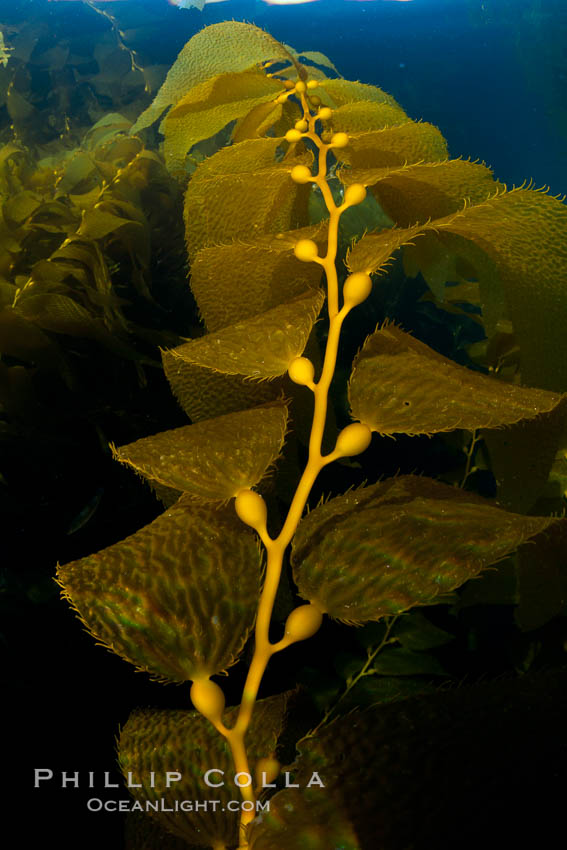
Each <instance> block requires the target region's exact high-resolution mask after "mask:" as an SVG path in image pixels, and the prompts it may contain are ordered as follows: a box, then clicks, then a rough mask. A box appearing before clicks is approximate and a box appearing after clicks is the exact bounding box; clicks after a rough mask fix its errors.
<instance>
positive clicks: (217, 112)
mask: <svg viewBox="0 0 567 850" xmlns="http://www.w3.org/2000/svg"><path fill="white" fill-rule="evenodd" d="M282 91H283V86H282V84H281V82H278V81H277V80H274V79H271V78H269V77H267V76H266V75H265V74H263V73H262V72H260V71H247V72H241V73H238V74H235V73H232V74H218V75H217V76H215V77H212V78H211V79H209V80H206V81H205V82H203V83H200V84H199V85H197V86H195V87H194V88H193V89H191V91H189V92H188V93H187V94H186V95H185V96H184V97H182V98H181V100H179V101H178V102H177V103H176V105H175V106H174V108H173V109H172V110H171V111H170V112H169V113H168V115H167V116H166V118H165V120H164V122H163V133H164V136H165V141H164V156H165V162H166V165H167V168H168V170H169V172H170V173H171V174H176V175H177V174H181V175H183V173H184V162H185V156H186V154H187V152H188V151H189V150H190V148H191V147H192V146H193V145H195V144H197V142H200V141H202V140H203V139H208V138H211V137H212V136H214V135H215V133H218V132H219V130H222V128H223V127H226V125H227V124H229V123H230V122H231V121H235V120H237V119H239V118H242V117H243V116H245V115H247V114H248V113H249V112H250V111H251V110H252V109H254V107H256V106H259V105H261V104H264V103H265V102H266V101H273V100H274V99H275V98H276V97H277V95H278V94H279V93H281V92H282Z"/></svg>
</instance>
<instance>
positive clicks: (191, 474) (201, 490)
mask: <svg viewBox="0 0 567 850" xmlns="http://www.w3.org/2000/svg"><path fill="white" fill-rule="evenodd" d="M286 425H287V406H286V404H284V403H280V404H273V405H265V406H264V407H254V408H251V409H250V410H243V411H239V412H237V413H229V414H227V415H226V416H220V417H218V418H216V419H207V421H206V422H203V423H197V424H195V425H186V426H184V427H182V428H174V429H171V430H169V431H162V432H161V433H159V434H154V436H152V437H143V438H142V439H141V440H137V441H136V442H135V443H130V444H129V445H127V446H122V447H121V448H119V449H115V451H114V456H115V457H116V458H117V459H118V460H120V461H122V462H123V463H125V464H127V465H129V466H131V467H133V468H134V469H135V470H136V471H137V472H139V473H141V474H142V475H143V476H145V477H146V478H148V479H150V481H151V482H152V483H153V482H154V481H157V482H158V483H159V484H163V485H165V486H167V487H173V488H175V489H177V490H182V491H184V492H186V493H189V494H190V495H191V496H194V497H195V498H197V499H200V500H203V501H212V502H222V501H225V500H226V499H230V498H231V497H232V496H235V495H236V494H237V492H238V491H239V490H240V489H242V488H250V487H253V486H254V485H255V484H258V482H259V481H260V480H261V479H262V477H263V476H264V475H265V473H266V471H267V470H268V468H269V467H270V466H271V465H272V464H273V463H274V461H275V460H276V458H277V457H278V455H279V454H280V452H281V450H282V447H283V442H284V434H285V431H286Z"/></svg>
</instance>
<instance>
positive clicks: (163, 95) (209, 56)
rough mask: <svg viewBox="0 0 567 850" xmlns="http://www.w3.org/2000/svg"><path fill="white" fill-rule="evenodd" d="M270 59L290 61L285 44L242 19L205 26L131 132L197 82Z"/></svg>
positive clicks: (143, 125) (158, 114)
mask: <svg viewBox="0 0 567 850" xmlns="http://www.w3.org/2000/svg"><path fill="white" fill-rule="evenodd" d="M269 59H286V60H290V61H291V56H290V54H289V53H288V52H287V50H286V49H285V48H284V46H283V45H282V44H280V43H279V42H278V41H276V40H275V38H272V36H271V35H269V34H268V33H267V32H264V31H263V30H261V29H258V27H255V26H252V25H251V24H245V23H240V22H239V21H225V22H223V23H220V24H213V25H212V26H210V27H205V29H203V30H201V31H200V32H198V33H197V34H196V35H195V36H193V38H192V39H190V41H188V42H187V44H186V45H185V47H184V48H183V49H182V51H181V53H180V54H179V56H178V57H177V59H176V60H175V63H174V64H173V66H172V67H171V69H170V71H169V73H168V75H167V77H166V78H165V81H164V83H163V85H162V87H161V88H160V90H159V91H158V93H157V95H156V96H155V98H154V100H153V101H152V103H151V104H150V106H149V107H148V108H147V109H146V110H145V111H144V112H142V114H141V115H140V116H139V118H138V120H137V121H136V123H135V124H134V126H133V127H132V130H131V132H132V133H137V132H138V131H139V130H141V129H143V128H144V127H149V126H150V124H153V122H154V121H156V120H157V119H158V118H159V117H160V116H161V114H162V113H163V111H164V110H165V109H166V108H167V107H168V106H171V105H172V104H175V103H177V102H178V101H179V100H180V99H181V98H182V97H183V96H184V95H185V94H186V93H187V92H188V91H190V89H192V88H193V86H195V85H197V84H198V83H202V82H203V81H205V80H208V79H209V78H210V77H214V76H216V75H217V74H224V73H227V72H229V71H246V70H247V69H248V68H251V67H252V66H253V65H257V64H259V63H261V62H264V61H267V60H269Z"/></svg>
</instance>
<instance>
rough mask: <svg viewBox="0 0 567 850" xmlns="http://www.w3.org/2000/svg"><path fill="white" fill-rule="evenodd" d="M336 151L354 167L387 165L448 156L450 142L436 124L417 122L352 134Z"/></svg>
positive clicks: (440, 159)
mask: <svg viewBox="0 0 567 850" xmlns="http://www.w3.org/2000/svg"><path fill="white" fill-rule="evenodd" d="M333 153H334V154H335V156H336V158H337V159H338V160H339V161H340V162H346V163H348V165H350V166H351V168H384V167H387V166H390V167H391V166H402V165H407V164H412V163H416V162H422V161H424V160H425V161H426V162H442V161H443V160H446V159H447V158H448V156H447V143H446V141H445V139H444V138H443V136H442V135H441V133H440V132H439V130H438V129H437V127H434V126H433V124H427V123H426V122H422V123H420V124H418V123H416V122H414V121H408V122H406V123H404V124H399V125H397V126H395V127H386V128H385V129H384V130H372V131H370V132H366V133H356V134H353V135H352V136H350V137H349V143H348V145H347V146H346V147H345V148H340V150H336V151H333Z"/></svg>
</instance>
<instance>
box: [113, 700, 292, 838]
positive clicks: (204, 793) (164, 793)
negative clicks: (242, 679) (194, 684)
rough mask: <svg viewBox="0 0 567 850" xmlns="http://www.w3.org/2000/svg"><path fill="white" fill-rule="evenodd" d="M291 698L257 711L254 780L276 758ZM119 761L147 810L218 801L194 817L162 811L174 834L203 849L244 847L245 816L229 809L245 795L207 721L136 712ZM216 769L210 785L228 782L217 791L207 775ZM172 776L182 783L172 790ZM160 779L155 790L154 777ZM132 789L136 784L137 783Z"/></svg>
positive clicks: (229, 716) (186, 714)
mask: <svg viewBox="0 0 567 850" xmlns="http://www.w3.org/2000/svg"><path fill="white" fill-rule="evenodd" d="M289 698H290V694H289V693H284V694H278V695H277V696H272V697H269V698H268V699H264V700H259V701H258V702H257V703H256V705H255V707H254V715H253V717H252V722H251V724H250V728H249V732H248V739H249V743H248V746H247V751H248V758H249V767H250V772H251V775H252V776H254V773H255V766H256V762H257V761H258V759H260V758H266V757H270V756H273V755H274V754H275V751H276V746H277V744H278V740H279V738H280V736H281V733H282V731H283V728H284V720H285V714H286V708H287V704H288V701H289ZM237 714H238V709H236V708H232V709H230V710H229V711H227V712H226V715H225V717H224V718H223V720H224V723H225V724H226V725H227V726H228V727H229V728H230V727H232V726H234V723H235V722H236V717H237ZM118 749H119V760H120V767H121V770H122V773H123V774H124V776H125V777H127V776H128V774H129V773H130V774H131V775H132V778H133V779H134V782H135V783H139V784H140V785H141V786H142V787H141V788H134V789H132V792H133V794H134V797H135V799H136V800H137V801H138V802H139V803H140V804H141V805H142V806H144V805H145V803H146V801H159V800H161V799H163V800H166V801H168V802H169V804H170V805H169V806H167V807H163V808H168V807H169V808H171V807H172V806H171V803H172V802H173V801H174V800H192V801H206V800H210V799H211V795H212V792H213V791H214V799H215V800H218V801H219V802H218V806H217V807H216V810H215V811H213V807H212V806H210V805H209V806H202V807H201V809H200V810H197V811H193V812H183V811H179V812H167V811H163V808H162V807H160V808H162V810H161V811H160V808H158V813H157V814H156V815H155V817H157V819H158V821H159V823H160V824H161V825H162V826H163V827H165V828H166V829H167V830H168V831H170V832H172V833H173V834H174V835H177V836H179V837H181V838H184V839H185V840H186V841H189V842H191V843H195V844H198V845H200V846H203V845H207V846H209V845H213V846H214V845H217V846H219V843H220V842H221V841H222V842H225V843H226V845H227V846H233V845H234V846H236V844H237V843H238V822H239V812H238V811H236V812H230V811H229V809H228V807H227V806H228V803H229V801H230V800H234V799H237V798H238V796H239V794H240V791H239V789H238V787H237V786H236V785H235V784H234V780H233V777H234V772H235V771H234V763H233V760H232V755H231V752H230V748H229V746H228V743H227V742H226V740H225V739H224V738H223V737H222V736H221V735H219V734H218V732H217V731H216V729H215V728H214V727H213V726H212V725H211V724H210V723H209V721H208V720H206V719H205V718H204V717H203V716H202V715H200V714H197V712H194V711H163V710H162V711H158V710H155V709H149V710H137V711H134V712H133V713H132V714H131V715H130V717H129V719H128V722H127V723H126V725H125V726H124V728H123V729H122V731H121V733H120V739H119V742H118ZM211 769H213V771H214V772H213V773H212V774H211V775H210V778H209V781H210V782H214V783H220V782H222V783H223V785H222V787H216V788H214V789H212V788H211V787H210V786H208V785H207V784H206V783H205V779H204V777H205V774H206V773H207V771H209V770H211ZM168 771H172V772H179V773H181V774H182V779H181V780H180V781H178V782H172V783H171V787H170V788H168V787H167V785H166V774H167V772H168ZM221 771H222V773H221ZM152 775H153V776H154V779H155V781H154V787H151V780H150V777H151V776H152ZM131 784H132V783H131Z"/></svg>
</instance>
